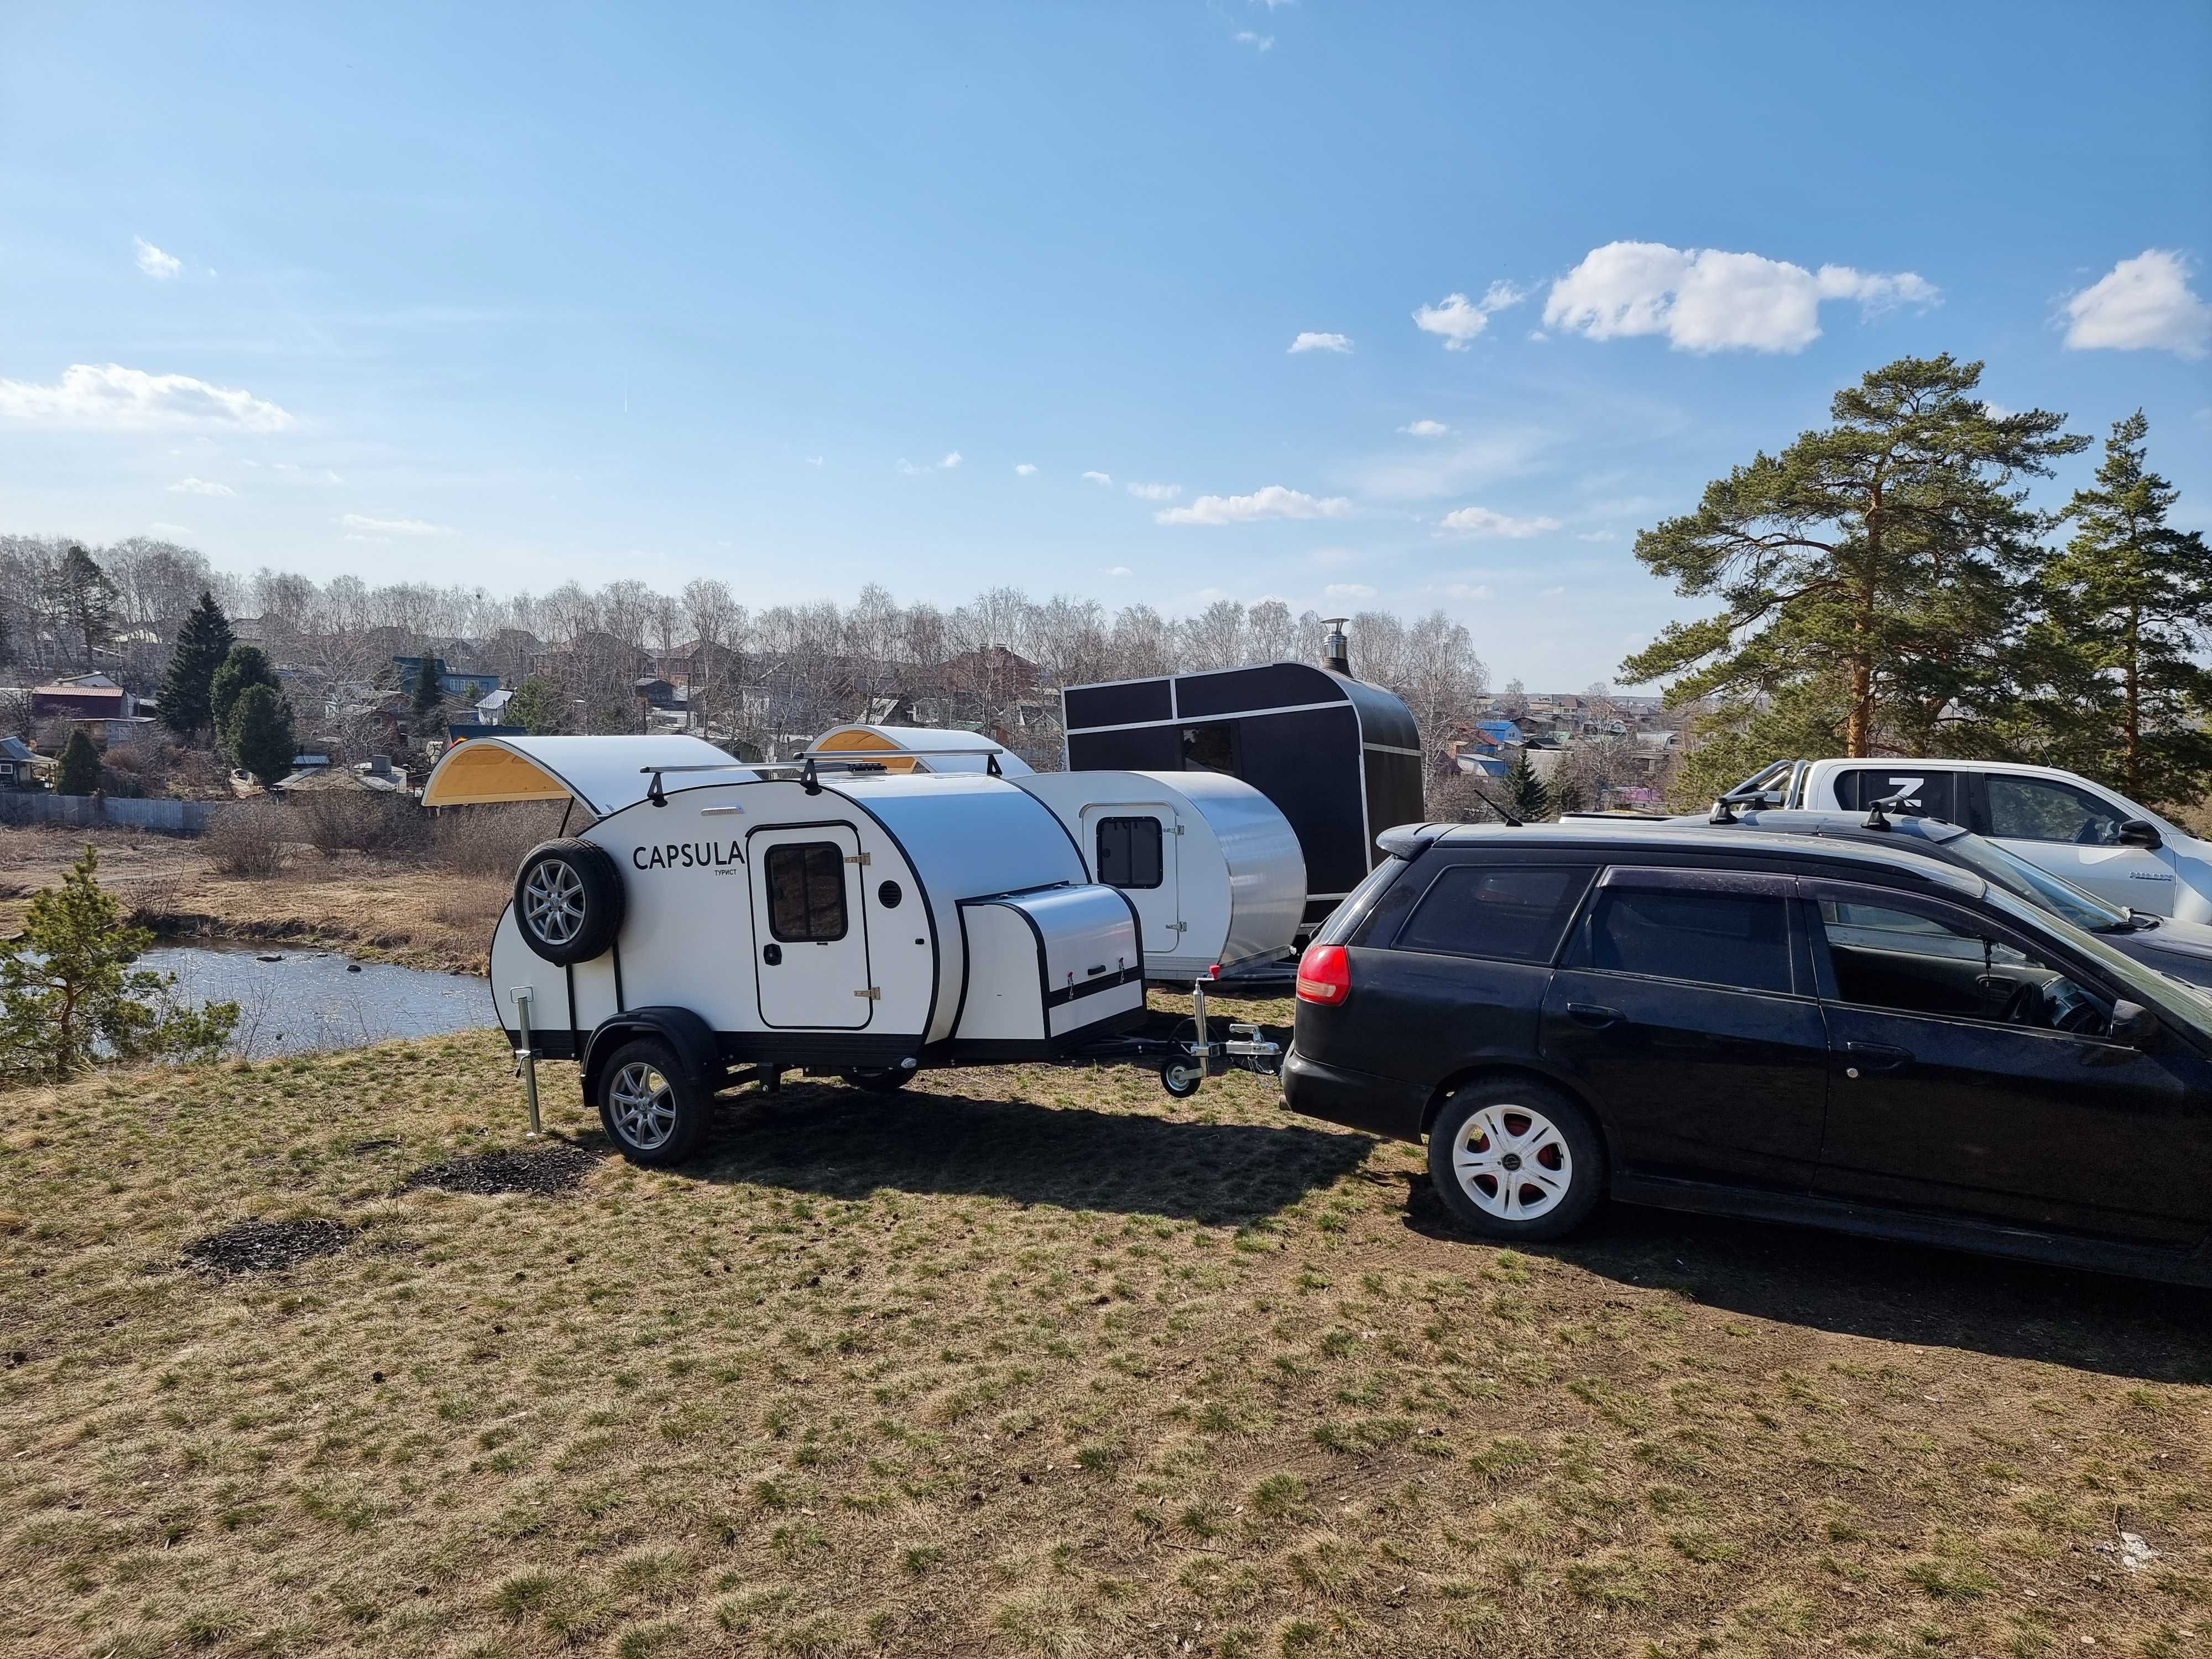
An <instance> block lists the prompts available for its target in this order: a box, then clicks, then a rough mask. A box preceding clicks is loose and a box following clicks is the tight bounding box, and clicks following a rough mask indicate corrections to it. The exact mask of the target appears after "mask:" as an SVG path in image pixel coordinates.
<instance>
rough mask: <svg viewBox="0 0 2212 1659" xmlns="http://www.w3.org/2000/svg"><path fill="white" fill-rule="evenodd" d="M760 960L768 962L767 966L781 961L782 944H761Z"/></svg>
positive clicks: (773, 965) (772, 965) (772, 966)
mask: <svg viewBox="0 0 2212 1659" xmlns="http://www.w3.org/2000/svg"><path fill="white" fill-rule="evenodd" d="M761 960H762V961H763V962H764V963H768V965H769V967H771V968H774V967H775V966H776V965H777V964H778V963H781V962H782V960H783V946H781V945H762V946H761Z"/></svg>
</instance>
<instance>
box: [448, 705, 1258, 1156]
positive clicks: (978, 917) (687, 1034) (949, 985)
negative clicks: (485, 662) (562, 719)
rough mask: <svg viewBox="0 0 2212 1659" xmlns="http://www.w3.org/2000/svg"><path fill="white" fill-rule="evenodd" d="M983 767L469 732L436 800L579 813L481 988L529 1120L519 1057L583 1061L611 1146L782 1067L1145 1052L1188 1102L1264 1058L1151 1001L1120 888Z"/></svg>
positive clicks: (822, 1069) (832, 1068)
mask: <svg viewBox="0 0 2212 1659" xmlns="http://www.w3.org/2000/svg"><path fill="white" fill-rule="evenodd" d="M995 770H996V769H989V770H986V771H981V772H950V773H921V772H917V773H913V774H908V775H891V774H889V773H887V772H885V771H884V770H883V769H882V766H881V763H878V762H869V761H865V760H860V761H839V760H829V759H827V758H820V757H816V758H810V759H809V760H807V761H805V763H801V764H799V765H798V766H775V765H756V764H748V763H738V762H733V761H732V760H731V759H730V758H729V757H727V756H726V755H725V754H724V753H723V752H722V751H721V750H718V749H715V748H714V747H713V746H712V745H711V744H706V743H703V742H701V741H699V740H697V739H696V738H672V737H662V738H524V737H497V738H489V737H488V738H474V739H471V741H469V742H467V743H465V744H460V745H459V746H457V747H456V748H455V749H453V750H451V751H449V752H448V753H447V756H446V757H444V758H443V759H441V761H440V763H439V764H438V767H437V768H436V769H435V771H433V773H432V774H431V776H430V779H429V781H428V784H427V785H426V786H425V787H424V790H423V803H424V805H429V806H449V805H482V804H489V803H492V802H497V801H511V800H545V799H560V798H562V796H564V795H565V796H567V797H568V798H570V799H574V801H576V802H578V803H580V804H581V805H583V806H584V807H585V808H586V810H587V811H589V812H591V813H592V814H593V815H594V816H595V818H596V821H595V822H593V823H591V824H590V825H589V827H587V828H585V829H581V830H580V832H579V833H578V834H577V835H575V836H569V837H564V838H562V839H559V840H556V841H551V842H545V843H544V844H542V845H541V846H539V847H538V848H534V849H532V852H531V853H530V854H528V855H527V856H526V858H525V859H524V860H523V863H522V865H521V867H520V869H519V870H518V871H517V872H516V878H515V890H514V900H513V903H511V904H510V905H509V906H508V907H507V910H506V912H505V913H504V914H503V915H501V918H500V921H499V923H498V927H497V929H496V931H495V935H494V938H493V942H492V950H491V979H492V989H493V995H494V998H495V1001H496V1003H497V1005H498V1016H499V1022H500V1024H501V1027H502V1028H503V1029H504V1030H506V1031H507V1034H508V1037H509V1041H510V1042H511V1043H512V1045H513V1048H514V1050H515V1055H516V1061H517V1066H518V1068H519V1070H520V1072H521V1073H522V1074H523V1076H524V1079H525V1082H526V1091H527V1093H528V1095H529V1097H530V1099H531V1102H532V1106H533V1111H532V1118H533V1127H534V1121H535V1117H536V1113H535V1110H534V1107H535V1103H536V1099H537V1079H536V1063H537V1061H538V1060H574V1061H576V1062H577V1063H578V1065H579V1067H580V1075H581V1081H582V1085H583V1090H584V1094H585V1097H586V1101H587V1102H588V1103H591V1104H592V1105H593V1106H595V1107H597V1108H598V1109H599V1113H600V1116H601V1120H602V1121H603V1122H604V1123H605V1125H606V1127H607V1132H608V1134H609V1136H610V1137H611V1139H613V1140H614V1141H615V1143H616V1145H617V1146H618V1147H619V1148H620V1150H621V1151H622V1152H623V1153H624V1155H625V1156H627V1157H629V1158H633V1159H634V1160H635V1161H638V1162H641V1163H648V1164H662V1163H670V1162H673V1161H675V1160H676V1159H678V1158H681V1157H683V1156H684V1155H686V1154H688V1153H689V1152H690V1151H691V1150H693V1148H694V1147H696V1145H697V1143H698V1140H699V1139H700V1136H701V1135H702V1133H703V1132H704V1129H705V1126H706V1120H707V1117H708V1112H709V1103H711V1101H712V1099H713V1097H714V1095H715V1094H716V1093H718V1092H720V1091H722V1090H724V1089H726V1088H730V1087H732V1086H735V1085H739V1084H743V1083H747V1082H753V1083H757V1084H759V1085H761V1086H763V1088H768V1089H774V1088H776V1087H777V1086H779V1085H780V1084H781V1079H782V1078H783V1077H784V1076H785V1074H787V1073H791V1072H793V1071H797V1072H801V1073H809V1074H813V1075H823V1074H828V1075H835V1076H839V1077H842V1078H844V1079H847V1080H848V1081H850V1082H853V1083H854V1084H855V1085H859V1086H861V1087H866V1088H870V1089H875V1090H891V1089H896V1088H898V1087H900V1086H901V1085H902V1084H903V1083H904V1082H905V1081H906V1080H907V1079H908V1078H910V1077H912V1076H913V1075H914V1074H915V1073H916V1072H917V1071H919V1070H921V1069H923V1068H925V1067H929V1066H970V1065H985V1064H994V1063H1007V1062H1024V1061H1027V1062H1035V1061H1046V1062H1060V1063H1097V1062H1102V1061H1111V1062H1123V1063H1133V1064H1142V1065H1148V1066H1156V1067H1158V1070H1159V1072H1160V1074H1161V1080H1162V1083H1163V1085H1164V1087H1165V1088H1166V1089H1167V1090H1168V1091H1169V1092H1170V1094H1173V1095H1176V1096H1177V1097H1183V1096H1188V1094H1190V1093H1192V1092H1194V1091H1195V1090H1196V1089H1197V1088H1198V1087H1199V1086H1200V1083H1201V1082H1202V1080H1203V1079H1204V1078H1205V1077H1206V1075H1208V1074H1209V1073H1217V1072H1218V1071H1220V1070H1222V1069H1225V1067H1227V1066H1231V1065H1238V1066H1249V1067H1251V1068H1253V1069H1256V1070H1261V1071H1272V1070H1273V1069H1274V1068H1275V1066H1276V1065H1277V1064H1278V1063H1279V1060H1280V1054H1279V1046H1278V1045H1276V1044H1274V1043H1273V1042H1267V1041H1266V1040H1265V1039H1264V1038H1262V1037H1261V1035H1260V1033H1259V1031H1258V1030H1257V1028H1256V1027H1253V1026H1238V1027H1236V1028H1233V1029H1232V1030H1231V1036H1230V1038H1229V1040H1228V1041H1226V1042H1213V1041H1211V1040H1210V1037H1211V1033H1210V1030H1209V1028H1208V1026H1207V1025H1206V1022H1205V1018H1204V1006H1205V995H1206V987H1205V985H1204V983H1203V982H1201V983H1200V984H1199V985H1198V986H1197V987H1196V988H1195V991H1194V1000H1195V1001H1196V1002H1197V1005H1198V1016H1199V1017H1198V1018H1197V1020H1196V1022H1195V1023H1194V1026H1193V1028H1192V1030H1191V1032H1190V1033H1189V1035H1188V1036H1176V1037H1174V1038H1163V1037H1158V1036H1149V1035H1146V1034H1145V1033H1143V1032H1141V1031H1139V1030H1137V1029H1136V1028H1137V1027H1138V1026H1139V1024H1141V1023H1142V1022H1143V1021H1144V1019H1145V1018H1146V1001H1145V983H1144V981H1145V951H1144V948H1143V939H1142V937H1141V934H1140V922H1139V916H1138V914H1137V911H1136V908H1135V907H1134V905H1133V903H1132V902H1131V901H1130V899H1129V898H1128V896H1127V895H1126V894H1125V893H1124V892H1122V891H1121V890H1120V889H1119V888H1116V887H1114V886H1109V885H1103V884H1098V883H1096V882H1093V881H1091V879H1090V876H1089V872H1088V871H1087V870H1086V868H1085V863H1084V860H1083V858H1082V856H1081V854H1079V851H1078V849H1077V848H1076V846H1075V844H1074V842H1073V839H1072V838H1071V837H1070V836H1069V835H1068V833H1067V832H1066V829H1063V827H1062V826H1061V823H1060V820H1059V819H1058V818H1056V817H1054V815H1053V813H1052V812H1051V811H1048V809H1047V808H1046V807H1045V806H1044V805H1042V804H1040V803H1039V802H1038V801H1037V800H1036V799H1035V798H1034V797H1033V796H1032V795H1030V794H1029V793H1025V792H1024V790H1023V789H1021V788H1019V787H1016V786H1015V785H1014V784H1013V783H1012V782H1010V781H1006V779H1004V778H1002V777H1000V776H998V775H995Z"/></svg>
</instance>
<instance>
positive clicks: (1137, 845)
mask: <svg viewBox="0 0 2212 1659" xmlns="http://www.w3.org/2000/svg"><path fill="white" fill-rule="evenodd" d="M1164 867H1165V860H1163V859H1162V858H1161V856H1160V821H1159V820H1158V818H1151V817H1146V818H1101V819H1099V820H1098V879H1099V880H1101V881H1103V882H1104V883H1105V884H1107V885H1108V886H1109V887H1127V888H1147V887H1157V886H1158V885H1159V884H1160V879H1161V872H1162V870H1163V869H1164Z"/></svg>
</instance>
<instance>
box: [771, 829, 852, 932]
mask: <svg viewBox="0 0 2212 1659" xmlns="http://www.w3.org/2000/svg"><path fill="white" fill-rule="evenodd" d="M761 873H762V879H763V881H764V882H765V883H766V884H767V886H768V929H769V932H770V933H773V934H775V936H776V938H778V939H783V940H786V941H788V942H799V943H805V942H810V941H811V942H815V943H821V942H824V941H827V940H829V939H842V938H844V937H845V854H844V851H843V849H842V848H840V847H839V846H838V845H837V843H836V842H830V841H801V842H784V843H783V844H782V845H781V846H780V847H771V848H769V849H768V856H767V858H766V859H765V860H763V865H762V872H761Z"/></svg>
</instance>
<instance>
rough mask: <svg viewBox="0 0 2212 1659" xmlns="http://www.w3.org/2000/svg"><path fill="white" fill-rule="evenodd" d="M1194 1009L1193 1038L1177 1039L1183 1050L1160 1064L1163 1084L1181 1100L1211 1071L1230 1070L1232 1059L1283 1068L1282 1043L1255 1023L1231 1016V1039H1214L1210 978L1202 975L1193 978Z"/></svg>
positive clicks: (1264, 1069) (1265, 1069) (1266, 1069)
mask: <svg viewBox="0 0 2212 1659" xmlns="http://www.w3.org/2000/svg"><path fill="white" fill-rule="evenodd" d="M1190 1012H1191V1034H1192V1040H1191V1041H1190V1042H1179V1043H1177V1044H1176V1048H1178V1049H1179V1050H1180V1051H1181V1052H1180V1053H1179V1054H1177V1055H1176V1056H1175V1057H1174V1058H1172V1059H1170V1060H1169V1061H1168V1062H1167V1063H1166V1064H1165V1065H1164V1066H1161V1067H1160V1086H1161V1087H1162V1088H1163V1089H1165V1090H1166V1091H1168V1092H1169V1093H1170V1095H1172V1096H1174V1097H1176V1099H1177V1100H1188V1099H1189V1098H1190V1097H1191V1096H1193V1095H1194V1094H1196V1093H1197V1092H1198V1091H1199V1085H1200V1084H1202V1083H1203V1082H1205V1080H1206V1078H1207V1077H1208V1076H1209V1075H1218V1073H1222V1072H1225V1071H1226V1070H1227V1069H1228V1068H1229V1066H1230V1064H1231V1062H1237V1063H1241V1064H1242V1065H1243V1066H1245V1067H1246V1068H1247V1069H1249V1070H1251V1071H1255V1072H1259V1073H1263V1074H1272V1073H1274V1072H1276V1071H1278V1070H1279V1069H1280V1068H1281V1066H1282V1063H1283V1049H1282V1045H1281V1044H1279V1043H1275V1042H1268V1041H1267V1039H1266V1038H1265V1037H1263V1036H1261V1035H1260V1028H1259V1027H1258V1026H1257V1025H1255V1024H1247V1023H1243V1022H1241V1021H1237V1020H1231V1022H1230V1023H1229V1040H1228V1041H1227V1042H1214V1041H1213V1038H1212V1031H1211V1030H1210V1029H1209V1028H1208V1026H1207V1024H1206V981H1204V980H1202V979H1201V980H1195V981H1192V984H1191V987H1190Z"/></svg>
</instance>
